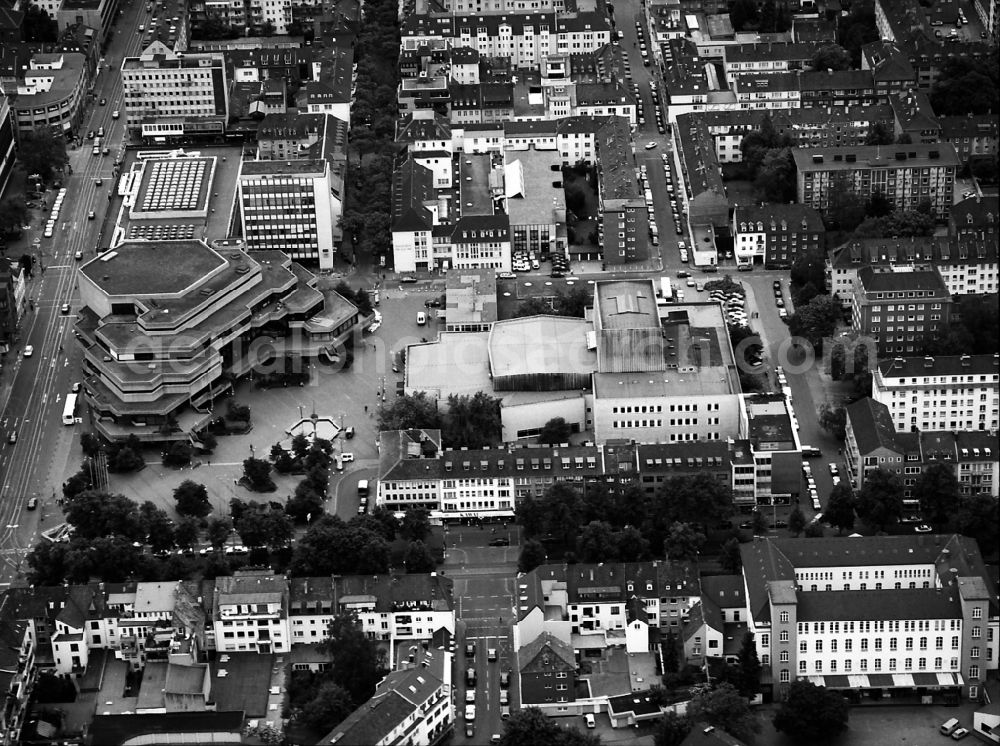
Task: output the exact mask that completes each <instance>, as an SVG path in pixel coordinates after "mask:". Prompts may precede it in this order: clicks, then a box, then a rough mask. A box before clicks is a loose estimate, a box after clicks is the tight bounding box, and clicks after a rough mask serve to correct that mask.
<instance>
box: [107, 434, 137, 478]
mask: <svg viewBox="0 0 1000 746" xmlns="http://www.w3.org/2000/svg"><path fill="white" fill-rule="evenodd" d="M107 457H108V471H110V472H114V473H116V474H123V473H126V472H130V471H136V470H138V469H141V468H142V467H143V466H144V465H145V463H146V462H145V461H144V460H143V458H142V443H141V442H140V441H139V439H138V438H137V437H136V436H134V435H129V436H128V437H127V438H125V440H123V441H115V442H113V443H111V444H109V445H108V448H107Z"/></svg>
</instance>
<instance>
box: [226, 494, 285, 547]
mask: <svg viewBox="0 0 1000 746" xmlns="http://www.w3.org/2000/svg"><path fill="white" fill-rule="evenodd" d="M234 525H235V527H236V533H238V534H239V535H240V538H241V539H242V540H243V543H244V544H245V545H246V546H248V547H251V548H255V549H256V548H260V547H267V548H268V549H270V550H271V551H277V550H278V549H281V548H282V547H283V546H285V545H286V544H287V543H288V542H289V541H290V540H291V538H292V536H293V534H294V533H295V529H294V526H292V521H291V519H290V518H289V517H288V516H287V515H286V514H285V511H284V510H280V509H278V508H275V507H271V506H269V505H260V504H258V503H251V504H250V505H249V506H248V508H247V510H246V511H244V513H243V514H242V515H241V516H240V517H239V518H237V519H235V521H234Z"/></svg>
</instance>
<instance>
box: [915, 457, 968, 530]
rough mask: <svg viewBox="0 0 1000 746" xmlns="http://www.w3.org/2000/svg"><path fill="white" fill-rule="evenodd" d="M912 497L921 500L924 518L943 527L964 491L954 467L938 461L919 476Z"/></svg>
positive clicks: (935, 525) (955, 508)
mask: <svg viewBox="0 0 1000 746" xmlns="http://www.w3.org/2000/svg"><path fill="white" fill-rule="evenodd" d="M911 497H912V498H913V499H914V500H919V501H920V509H921V510H922V511H923V513H924V518H926V519H927V520H928V522H929V523H930V524H931V525H933V526H934V527H935V528H938V529H941V528H944V527H945V526H947V525H948V523H949V522H950V521H951V519H952V517H953V516H954V515H955V511H956V510H957V509H958V504H959V502H960V501H961V499H962V493H961V490H960V489H959V486H958V479H956V478H955V472H954V470H953V469H952V467H951V466H950V465H949V464H943V463H936V464H931V465H930V466H928V467H927V468H926V469H925V470H924V472H923V473H922V474H921V475H920V476H919V477H917V480H916V483H915V484H914V485H913V491H912V492H911Z"/></svg>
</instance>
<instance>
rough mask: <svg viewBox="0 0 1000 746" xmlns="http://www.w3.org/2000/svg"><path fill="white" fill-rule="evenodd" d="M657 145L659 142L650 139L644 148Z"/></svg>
mask: <svg viewBox="0 0 1000 746" xmlns="http://www.w3.org/2000/svg"><path fill="white" fill-rule="evenodd" d="M657 145H659V143H657V142H653V141H652V140H650V141H649V142H647V143H646V150H652V149H653V148H655V147H656V146H657Z"/></svg>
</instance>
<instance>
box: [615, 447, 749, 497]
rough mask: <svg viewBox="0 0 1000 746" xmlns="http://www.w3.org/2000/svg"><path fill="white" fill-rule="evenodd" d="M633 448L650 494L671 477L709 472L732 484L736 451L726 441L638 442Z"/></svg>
mask: <svg viewBox="0 0 1000 746" xmlns="http://www.w3.org/2000/svg"><path fill="white" fill-rule="evenodd" d="M635 449H636V460H637V472H638V477H639V482H640V484H641V485H642V490H643V492H645V493H646V494H647V495H648V496H650V497H653V496H654V495H656V494H657V493H658V492H659V491H660V489H661V487H662V485H663V484H664V483H665V482H666V481H667V480H669V479H672V478H673V477H680V476H694V475H696V474H708V475H709V476H710V477H712V478H713V479H717V480H718V481H719V482H721V483H722V484H725V485H726V486H732V484H733V465H734V463H735V459H734V457H735V453H734V451H733V449H732V447H731V446H730V445H729V444H728V443H724V442H721V441H697V442H694V441H692V442H688V443H637V444H636V446H635ZM751 496H752V494H751Z"/></svg>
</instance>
